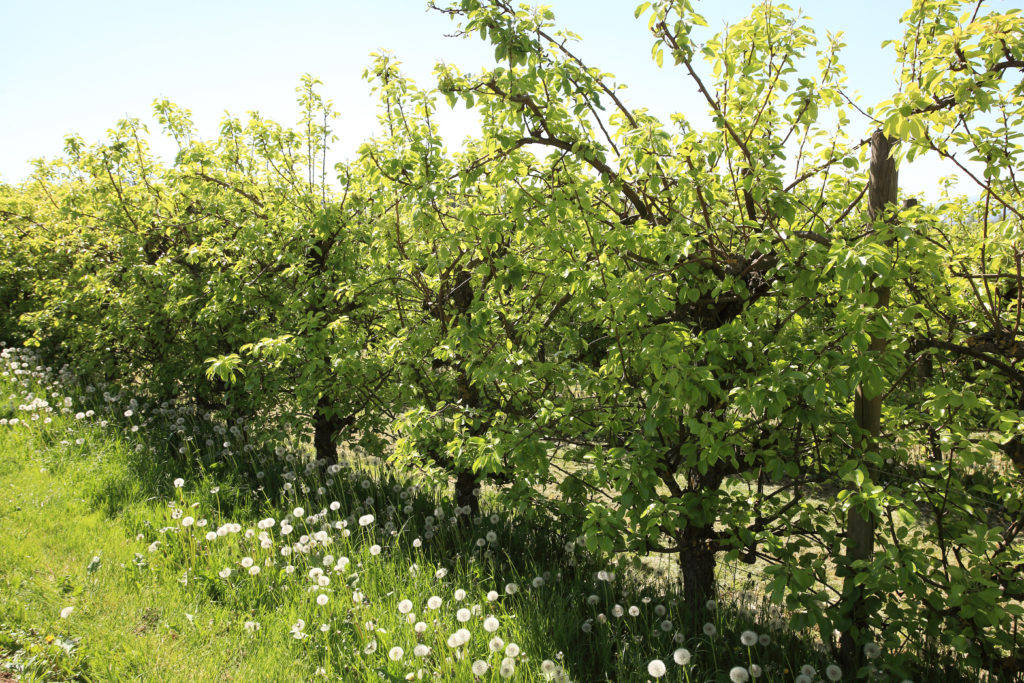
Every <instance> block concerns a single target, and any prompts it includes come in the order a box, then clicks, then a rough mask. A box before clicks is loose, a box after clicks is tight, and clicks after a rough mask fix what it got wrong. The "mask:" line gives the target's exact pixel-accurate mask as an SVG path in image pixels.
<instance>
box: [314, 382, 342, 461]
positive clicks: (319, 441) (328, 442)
mask: <svg viewBox="0 0 1024 683" xmlns="http://www.w3.org/2000/svg"><path fill="white" fill-rule="evenodd" d="M344 423H345V421H344V420H342V419H341V418H340V417H338V416H337V415H334V414H331V404H330V402H329V401H328V400H327V398H326V397H321V398H320V400H319V401H318V402H317V405H316V410H315V411H314V412H313V449H314V450H315V451H316V459H317V460H325V461H326V462H327V464H328V465H334V464H336V463H337V462H338V441H337V439H338V434H339V433H340V432H341V430H342V428H343V427H344Z"/></svg>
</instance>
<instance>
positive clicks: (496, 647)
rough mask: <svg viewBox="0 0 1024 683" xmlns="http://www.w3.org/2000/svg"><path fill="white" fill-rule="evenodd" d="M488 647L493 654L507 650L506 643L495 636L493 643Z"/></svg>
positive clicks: (488, 644)
mask: <svg viewBox="0 0 1024 683" xmlns="http://www.w3.org/2000/svg"><path fill="white" fill-rule="evenodd" d="M487 647H488V649H490V651H491V652H501V651H502V650H504V649H505V641H504V640H502V639H501V638H500V637H499V636H494V637H493V638H491V642H489V643H487Z"/></svg>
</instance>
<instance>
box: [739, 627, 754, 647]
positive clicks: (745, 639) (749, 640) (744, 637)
mask: <svg viewBox="0 0 1024 683" xmlns="http://www.w3.org/2000/svg"><path fill="white" fill-rule="evenodd" d="M740 642H741V643H743V645H745V646H746V647H753V646H755V645H757V634H756V633H754V632H753V631H744V632H743V633H741V634H740Z"/></svg>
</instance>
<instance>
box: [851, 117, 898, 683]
mask: <svg viewBox="0 0 1024 683" xmlns="http://www.w3.org/2000/svg"><path fill="white" fill-rule="evenodd" d="M891 150H892V141H891V140H890V139H889V138H887V137H886V136H885V135H884V134H882V131H880V130H877V131H875V133H874V134H873V135H872V136H871V167H870V171H869V177H868V216H869V217H870V218H871V220H872V222H874V221H876V220H878V218H879V217H880V216H881V215H882V213H883V211H884V210H885V207H886V205H888V204H895V203H896V194H897V189H898V188H897V171H896V162H895V160H894V159H892V158H891V157H890V154H891ZM872 292H874V294H875V296H876V297H877V302H876V303H875V310H876V311H880V310H881V309H884V308H886V307H887V306H888V305H889V288H888V287H873V288H872ZM885 345H886V340H885V339H883V338H880V337H876V336H875V335H873V334H872V335H871V341H870V345H869V347H868V349H869V353H870V354H871V357H872V358H874V359H875V362H878V361H879V360H880V356H881V355H882V352H883V351H884V350H885ZM853 405H854V408H853V412H854V419H855V420H856V422H857V426H858V427H859V428H860V429H861V430H862V431H863V432H864V434H865V436H864V439H863V440H862V441H861V444H860V448H861V451H862V452H865V453H868V452H872V451H877V450H878V437H879V435H880V434H881V431H882V395H881V393H878V394H876V395H873V396H868V395H867V394H866V388H865V387H864V386H863V385H859V386H858V387H857V391H856V395H855V397H854V404H853ZM874 545H875V519H874V518H873V516H872V515H870V514H862V513H861V512H860V511H858V510H856V509H855V508H853V507H851V508H850V510H849V512H848V513H847V518H846V562H845V564H846V567H847V568H846V571H847V573H846V575H845V577H844V580H843V594H842V602H841V604H840V610H841V613H842V615H843V616H844V617H845V620H847V621H848V625H847V627H846V628H845V629H844V630H843V631H842V633H841V635H840V639H839V644H840V660H841V661H842V664H843V668H844V669H845V670H846V672H847V675H849V674H852V673H853V672H855V671H856V670H857V669H859V668H860V667H861V666H862V665H863V663H864V656H863V652H862V649H861V647H860V644H862V643H864V642H865V641H866V638H865V634H866V633H867V632H868V626H867V625H868V616H869V615H868V610H867V606H866V604H865V602H866V601H865V597H866V596H865V595H864V591H863V589H862V587H860V586H857V585H855V584H854V575H855V573H856V572H854V571H853V570H852V569H850V568H849V565H850V564H852V563H853V562H855V561H857V560H870V559H871V556H872V554H873V552H874Z"/></svg>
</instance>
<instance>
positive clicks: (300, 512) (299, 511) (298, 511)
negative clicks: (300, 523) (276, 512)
mask: <svg viewBox="0 0 1024 683" xmlns="http://www.w3.org/2000/svg"><path fill="white" fill-rule="evenodd" d="M305 514H306V511H305V510H303V509H302V508H295V509H294V510H292V517H294V518H295V519H302V518H303V516H305Z"/></svg>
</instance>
